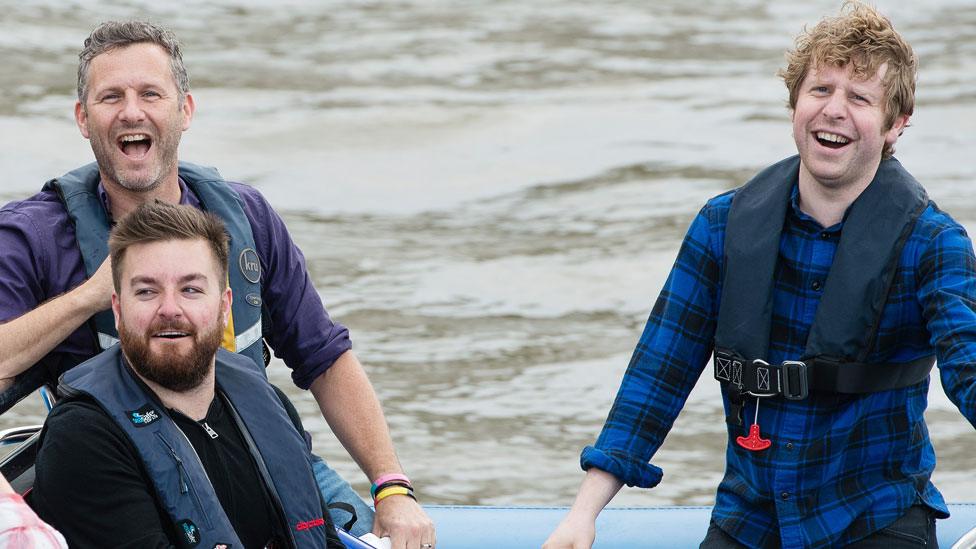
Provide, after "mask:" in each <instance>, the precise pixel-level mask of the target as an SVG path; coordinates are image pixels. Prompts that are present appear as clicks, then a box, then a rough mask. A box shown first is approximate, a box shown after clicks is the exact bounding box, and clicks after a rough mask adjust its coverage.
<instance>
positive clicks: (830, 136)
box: [817, 132, 851, 145]
mask: <svg viewBox="0 0 976 549" xmlns="http://www.w3.org/2000/svg"><path fill="white" fill-rule="evenodd" d="M817 139H823V140H824V141H830V142H831V143H840V144H841V145H843V144H845V143H850V141H851V140H850V139H848V138H846V137H844V136H843V135H837V134H836V133H829V132H817Z"/></svg>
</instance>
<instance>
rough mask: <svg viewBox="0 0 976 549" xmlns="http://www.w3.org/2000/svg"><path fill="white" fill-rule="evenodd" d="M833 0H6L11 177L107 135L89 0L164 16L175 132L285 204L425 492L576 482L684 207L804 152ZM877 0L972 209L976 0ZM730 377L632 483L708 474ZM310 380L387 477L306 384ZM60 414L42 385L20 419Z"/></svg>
mask: <svg viewBox="0 0 976 549" xmlns="http://www.w3.org/2000/svg"><path fill="white" fill-rule="evenodd" d="M839 4H840V3H839V2H834V1H823V0H817V1H810V0H804V1H800V0H788V1H781V2H765V1H758V0H705V1H702V2H691V3H689V2H684V1H678V0H664V1H659V2H654V3H651V2H646V1H642V0H616V1H608V2H584V1H580V0H560V1H556V0H530V1H516V0H468V1H455V2H447V1H437V0H402V1H392V0H391V1H358V0H357V1H352V0H341V1H340V0H336V1H330V2H315V1H311V0H301V1H297V0H292V1H286V2H276V3H274V4H273V5H272V4H271V3H265V2H259V1H257V0H207V1H193V2H166V3H163V2H159V3H155V4H154V5H153V7H152V8H147V7H146V5H144V3H142V2H135V1H124V0H118V1H107V0H75V1H71V2H54V1H32V0H26V1H24V0H21V1H17V2H12V1H9V0H2V1H0V13H2V14H3V15H2V22H0V151H2V153H0V173H3V179H2V182H0V199H2V200H3V201H7V200H11V199H14V198H17V197H22V196H26V195H27V194H28V193H30V192H32V191H34V190H35V189H37V188H39V186H40V184H41V183H42V182H43V181H44V180H46V179H48V178H50V177H53V176H56V175H59V174H61V173H64V172H65V171H68V170H69V169H71V168H73V167H74V166H76V165H79V164H81V163H84V162H88V161H90V159H91V151H90V149H89V147H88V144H87V142H85V141H84V140H83V139H82V138H80V136H79V134H78V132H77V129H76V128H75V127H74V123H73V119H72V115H71V113H72V102H73V95H72V94H73V89H74V85H75V84H74V72H75V69H76V54H77V50H78V49H79V47H80V45H81V42H82V41H83V39H84V38H85V36H87V33H88V32H89V31H90V29H91V28H92V26H94V24H96V23H97V22H99V21H102V20H105V19H112V18H130V17H134V18H148V19H151V20H153V21H155V22H158V23H162V24H164V25H167V26H170V27H171V28H173V29H174V30H176V31H177V33H178V34H179V36H180V37H181V38H182V40H183V41H184V43H185V47H186V52H185V59H186V63H187V65H188V68H189V71H190V77H191V85H192V87H193V90H194V96H195V98H196V104H197V114H196V116H195V119H194V122H193V127H192V128H191V129H190V130H189V131H188V132H187V133H186V134H185V135H184V140H183V145H182V147H181V158H183V159H186V160H191V161H197V162H201V163H207V164H211V165H215V166H218V167H219V168H220V169H221V171H222V172H223V173H224V175H225V176H227V177H228V178H232V179H237V180H242V181H245V182H248V183H250V184H252V185H254V186H256V187H257V188H259V189H260V190H261V191H262V192H263V193H264V194H265V195H266V196H267V197H268V198H269V200H270V201H271V203H272V204H273V205H275V207H276V208H277V209H278V211H279V212H281V213H282V215H283V216H284V218H285V220H286V221H287V223H288V225H289V227H290V229H291V231H292V234H293V236H294V238H295V239H296V240H297V241H298V243H299V244H300V246H301V247H302V249H303V250H304V252H305V254H306V257H307V259H308V264H309V268H310V271H311V273H312V276H313V278H314V280H315V284H316V287H317V288H318V290H319V292H320V293H321V294H322V296H323V298H324V300H325V301H326V303H327V305H328V308H329V311H330V312H331V313H332V314H333V315H334V316H335V317H336V318H338V319H339V320H341V321H342V322H343V323H345V324H346V325H348V326H349V327H350V329H351V330H352V335H353V339H354V342H355V348H356V351H357V353H358V355H359V357H360V358H361V359H362V361H363V362H364V364H365V365H366V367H367V369H368V372H369V375H370V377H371V379H372V380H373V382H374V384H375V386H376V390H377V392H378V393H379V395H380V397H381V399H382V401H383V405H384V409H385V411H386V414H387V418H388V420H389V423H390V426H391V429H392V432H393V437H394V439H395V442H396V446H397V448H398V450H399V454H400V458H401V460H402V462H403V464H404V466H405V468H406V469H407V471H408V472H409V473H410V475H411V476H412V477H413V478H414V480H415V482H416V483H417V485H418V488H419V490H420V493H421V496H422V498H423V500H424V501H425V502H428V503H443V504H453V503H460V504H543V505H550V504H569V503H570V502H571V501H572V497H573V495H574V493H575V490H576V486H577V484H578V482H579V480H580V478H581V472H580V471H579V467H578V456H579V451H580V449H581V448H582V447H583V446H584V445H586V444H589V443H592V441H593V440H594V439H595V437H596V435H597V434H598V432H599V429H600V426H601V425H602V422H603V420H604V418H605V416H606V413H607V411H608V409H609V406H610V403H611V401H612V398H613V395H614V393H615V391H616V388H617V385H618V383H619V379H620V377H621V374H622V373H623V370H624V368H625V366H626V364H627V362H628V359H629V356H630V352H631V350H632V348H633V345H634V344H635V342H636V340H637V337H638V335H639V333H640V330H641V328H642V326H643V323H644V320H645V319H646V317H647V314H648V311H649V310H650V307H651V305H652V303H653V301H654V299H655V297H656V294H657V292H658V291H659V289H660V287H661V285H662V283H663V281H664V278H665V277H666V275H667V272H668V270H669V268H670V265H671V262H672V261H673V257H674V254H675V252H676V250H677V246H678V244H679V242H680V239H681V237H682V235H683V233H684V230H685V229H686V227H687V225H688V223H689V222H690V220H691V218H692V216H693V215H694V214H695V212H696V211H697V210H698V208H699V207H700V206H701V204H702V203H703V202H704V201H705V200H706V199H707V198H708V197H710V196H712V195H714V194H717V193H720V192H722V191H725V190H727V189H730V188H733V187H735V186H737V185H740V184H741V183H743V182H744V181H745V180H746V179H747V178H748V177H749V176H750V175H751V174H752V173H754V172H755V171H756V170H757V169H759V168H761V167H762V166H764V165H766V164H768V163H770V162H772V161H774V160H778V159H780V158H782V157H785V156H787V155H790V154H792V153H793V152H794V147H793V145H792V140H791V137H790V124H789V114H788V112H787V110H786V108H785V100H786V93H785V88H784V87H783V85H782V83H781V82H780V81H779V80H777V78H776V77H775V73H776V70H777V69H778V68H779V67H780V66H781V64H782V59H783V51H784V49H785V48H786V47H788V46H789V45H790V44H791V41H792V37H793V36H794V34H795V33H796V32H798V31H799V30H800V29H801V27H802V26H803V25H804V24H805V23H813V22H815V21H816V20H817V19H818V18H819V17H820V16H821V15H824V14H832V13H835V12H836V11H837V9H838V8H839ZM878 4H879V6H880V7H881V9H882V10H883V11H885V12H886V13H887V14H888V15H889V16H891V17H892V19H893V20H894V21H895V23H896V26H897V28H898V29H899V30H900V31H901V32H902V33H903V34H904V35H905V36H906V37H907V38H908V39H909V41H911V42H912V43H913V45H914V47H915V49H916V52H917V53H918V55H919V57H920V60H921V71H920V78H919V86H918V88H919V89H918V103H917V110H916V116H914V117H913V119H912V127H911V128H910V129H908V130H907V131H906V133H905V135H904V137H903V138H902V139H901V140H900V141H899V143H898V153H897V154H898V157H899V158H900V159H901V161H902V162H903V163H904V164H905V165H906V167H907V168H908V169H909V170H910V171H912V172H913V173H914V174H915V175H916V176H917V177H918V178H919V180H921V181H922V182H923V183H924V184H925V185H926V187H927V188H928V190H929V193H930V194H931V195H932V196H933V197H934V198H935V200H937V201H938V202H939V203H940V204H941V205H942V206H943V208H945V209H946V210H948V211H949V212H950V213H951V214H952V215H954V216H955V217H956V218H957V219H959V220H960V221H961V222H962V223H964V224H965V225H966V226H967V227H969V228H970V229H972V228H974V227H976V193H974V192H973V191H972V188H971V185H972V183H973V181H974V179H976V178H974V176H976V168H974V167H972V166H973V165H972V164H966V162H967V161H971V158H972V155H973V152H974V150H976V149H974V146H976V4H974V2H972V0H965V1H963V0H933V1H931V2H926V3H925V8H924V9H922V7H921V5H919V4H917V3H915V2H894V1H879V2H878ZM270 372H271V375H272V378H273V379H274V380H275V381H276V382H278V383H279V384H280V385H281V386H283V387H289V385H290V382H289V380H288V371H287V368H285V367H284V366H283V365H281V364H276V365H272V367H271V369H270ZM932 385H933V389H932V392H931V398H930V401H931V402H930V409H929V413H928V419H929V427H930V430H931V433H932V437H933V439H934V440H935V445H936V450H937V453H938V455H939V465H938V469H937V471H936V473H935V482H936V485H937V486H939V488H940V489H941V490H942V491H943V493H945V494H946V496H947V498H948V499H949V500H951V501H964V500H970V501H971V500H973V499H976V498H974V494H976V475H974V474H973V471H974V470H976V433H974V432H973V428H972V426H970V425H969V424H968V423H967V422H966V421H965V420H964V419H962V417H961V415H960V414H959V412H958V410H956V409H955V407H954V406H953V405H952V404H951V403H949V401H948V399H947V398H946V397H945V396H944V394H943V393H942V390H941V387H940V385H939V383H938V381H933V384H932ZM717 394H718V392H717V389H716V386H715V382H714V381H713V380H710V379H707V376H704V377H703V378H702V380H701V382H700V383H699V385H698V387H697V388H696V389H695V391H694V392H693V394H692V396H691V398H690V399H689V402H688V405H687V406H686V407H685V410H684V411H683V412H682V414H681V416H680V417H679V419H678V421H677V423H676V425H675V427H674V429H673V430H672V432H671V434H670V436H669V437H668V439H667V441H666V442H665V444H664V446H663V447H662V448H661V450H660V452H659V453H658V455H657V456H656V457H655V459H654V462H655V463H656V464H657V465H660V466H662V467H663V468H664V470H665V475H666V476H665V480H664V482H663V483H662V484H661V485H660V486H659V487H658V488H656V489H654V490H651V491H647V490H637V489H625V490H624V491H623V492H622V493H621V494H620V495H618V497H617V498H616V500H615V502H614V503H615V504H619V505H651V504H707V503H710V502H712V500H713V494H714V489H715V486H716V485H717V483H718V481H719V479H720V478H721V475H722V472H723V467H724V462H723V459H724V426H723V422H722V412H721V409H720V404H719V402H718V400H717ZM291 395H292V397H293V398H294V399H295V400H296V401H297V404H298V406H299V408H300V410H301V411H302V412H303V415H304V416H305V418H306V427H307V428H309V429H310V430H311V431H313V435H314V439H315V441H316V449H317V450H318V451H319V452H320V453H322V454H323V455H325V456H326V457H327V459H329V461H330V462H331V463H332V464H333V466H335V467H336V468H337V469H339V470H340V471H341V472H343V473H344V474H345V475H346V476H347V478H349V479H350V480H352V481H353V482H354V484H355V486H356V487H357V488H358V489H360V490H361V491H362V492H363V493H367V492H368V483H367V481H366V479H365V478H363V476H362V475H361V474H360V473H358V472H357V471H358V469H357V468H356V466H355V464H354V463H352V461H351V460H350V459H349V458H348V457H347V456H346V455H345V454H344V452H343V451H342V450H341V449H340V448H338V446H337V443H336V441H335V439H334V438H333V437H332V435H331V433H330V431H329V430H328V427H327V425H326V424H325V422H324V420H322V419H321V416H320V415H319V414H318V412H317V409H316V407H315V404H314V401H313V400H312V399H311V397H310V395H308V394H306V393H303V392H302V391H300V390H297V389H294V387H293V386H292V387H291ZM42 418H43V416H42V412H41V407H40V405H39V403H38V401H37V399H36V398H31V399H29V400H27V401H25V403H23V404H21V405H19V406H18V408H16V409H15V410H13V411H11V413H9V414H7V415H6V416H5V417H4V418H3V420H0V422H2V426H3V427H7V426H10V425H15V424H18V423H24V422H34V423H38V422H40V421H42Z"/></svg>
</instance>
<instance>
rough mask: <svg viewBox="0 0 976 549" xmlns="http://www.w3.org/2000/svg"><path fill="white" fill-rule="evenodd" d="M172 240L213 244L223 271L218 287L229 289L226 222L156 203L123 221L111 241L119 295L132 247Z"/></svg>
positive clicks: (113, 278)
mask: <svg viewBox="0 0 976 549" xmlns="http://www.w3.org/2000/svg"><path fill="white" fill-rule="evenodd" d="M170 240H203V241H205V242H206V243H207V244H209V245H210V250H211V251H212V252H213V254H214V259H215V260H216V261H217V267H218V269H219V271H220V272H219V275H220V280H219V281H218V284H219V285H220V288H221V289H223V288H224V287H226V284H227V256H228V253H229V251H228V250H229V238H228V236H227V231H226V230H225V228H224V222H223V221H221V220H220V218H219V217H217V216H216V215H214V214H212V213H209V212H203V211H200V210H198V209H196V208H194V207H192V206H180V205H175V204H169V203H166V202H161V201H159V200H154V201H152V202H147V203H145V204H142V205H141V206H139V207H138V208H136V210H135V211H133V212H132V213H130V214H129V215H127V216H125V217H124V218H122V221H120V222H119V223H118V225H116V226H115V228H114V229H112V234H111V235H110V236H109V238H108V250H109V255H111V257H112V282H113V283H114V284H115V291H116V292H118V291H120V290H121V288H122V264H123V262H124V261H125V251H126V250H127V249H128V248H129V247H130V246H132V245H133V244H148V243H151V242H167V241H170Z"/></svg>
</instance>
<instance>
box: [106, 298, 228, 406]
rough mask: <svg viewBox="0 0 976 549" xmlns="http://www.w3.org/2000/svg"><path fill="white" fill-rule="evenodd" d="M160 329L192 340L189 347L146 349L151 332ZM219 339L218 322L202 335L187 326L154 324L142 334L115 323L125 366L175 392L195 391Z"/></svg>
mask: <svg viewBox="0 0 976 549" xmlns="http://www.w3.org/2000/svg"><path fill="white" fill-rule="evenodd" d="M160 330H177V331H181V332H187V333H189V334H190V336H189V337H192V338H193V346H192V347H191V348H190V350H189V352H187V353H176V352H169V353H166V354H165V355H164V354H161V353H155V352H153V351H152V350H151V349H150V346H149V345H150V339H151V337H150V335H149V334H151V333H155V332H158V331H160ZM222 339H223V328H222V326H221V323H220V322H219V314H218V321H217V322H215V323H214V324H213V326H212V327H210V328H206V329H205V331H203V332H196V331H195V330H193V329H192V327H191V326H190V325H189V324H187V323H181V322H154V323H153V324H152V325H151V326H150V328H149V329H148V330H147V331H146V333H144V334H138V333H134V332H132V331H130V330H129V329H128V328H127V327H126V325H125V323H124V322H122V321H121V320H120V322H119V341H120V344H121V346H122V352H123V353H124V354H125V357H126V358H127V359H128V361H129V365H130V366H132V369H133V370H135V371H136V373H137V374H139V375H140V376H142V377H143V378H145V379H147V380H149V381H152V382H154V383H156V384H158V385H160V386H161V387H164V388H166V389H169V390H170V391H173V392H177V393H185V392H187V391H190V390H192V389H196V388H197V387H199V386H200V384H201V383H203V380H204V379H205V378H206V377H207V374H208V373H209V372H210V368H212V367H213V359H214V355H215V354H216V353H217V348H218V347H220V343H221V340H222Z"/></svg>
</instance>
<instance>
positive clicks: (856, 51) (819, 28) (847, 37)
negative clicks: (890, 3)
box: [778, 0, 918, 158]
mask: <svg viewBox="0 0 976 549" xmlns="http://www.w3.org/2000/svg"><path fill="white" fill-rule="evenodd" d="M786 63H787V65H786V67H785V68H783V69H780V71H779V73H778V75H779V76H780V77H782V78H783V81H784V83H785V84H786V88H787V89H788V90H789V92H790V109H791V110H792V109H795V108H796V100H797V96H798V95H799V90H800V84H802V83H803V79H804V78H806V76H807V73H808V72H809V71H810V69H811V68H814V69H816V68H819V67H850V69H851V70H852V71H853V77H854V78H855V79H868V78H871V77H873V76H874V75H876V74H878V71H879V70H880V69H881V67H882V66H886V67H887V68H886V71H885V74H884V77H883V79H882V85H883V86H884V89H885V103H884V114H885V126H884V129H885V131H887V130H890V129H891V127H892V126H893V125H894V123H895V120H896V119H897V118H898V116H899V115H907V116H911V115H912V113H913V112H914V110H915V78H916V74H917V70H918V60H917V58H916V57H915V52H914V51H913V50H912V47H911V46H910V45H909V44H908V42H906V41H905V39H904V38H902V37H901V35H900V34H898V33H897V32H896V31H895V29H894V27H893V26H892V25H891V21H889V20H888V18H887V17H885V16H883V15H881V14H880V13H878V11H877V10H876V9H874V8H873V7H872V6H869V5H866V4H864V3H862V2H859V1H856V0H848V1H846V2H844V5H843V7H842V8H841V13H840V15H838V16H836V17H825V18H823V19H821V20H820V22H819V23H817V25H816V26H815V27H813V28H812V29H807V28H806V27H804V29H803V32H802V33H801V34H800V35H799V36H797V37H796V42H795V43H794V49H792V50H789V51H787V52H786ZM893 152H894V149H893V148H892V147H891V146H890V145H887V144H886V145H885V147H884V151H883V152H882V154H883V156H884V157H885V158H887V157H889V156H891V154H892V153H893Z"/></svg>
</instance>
